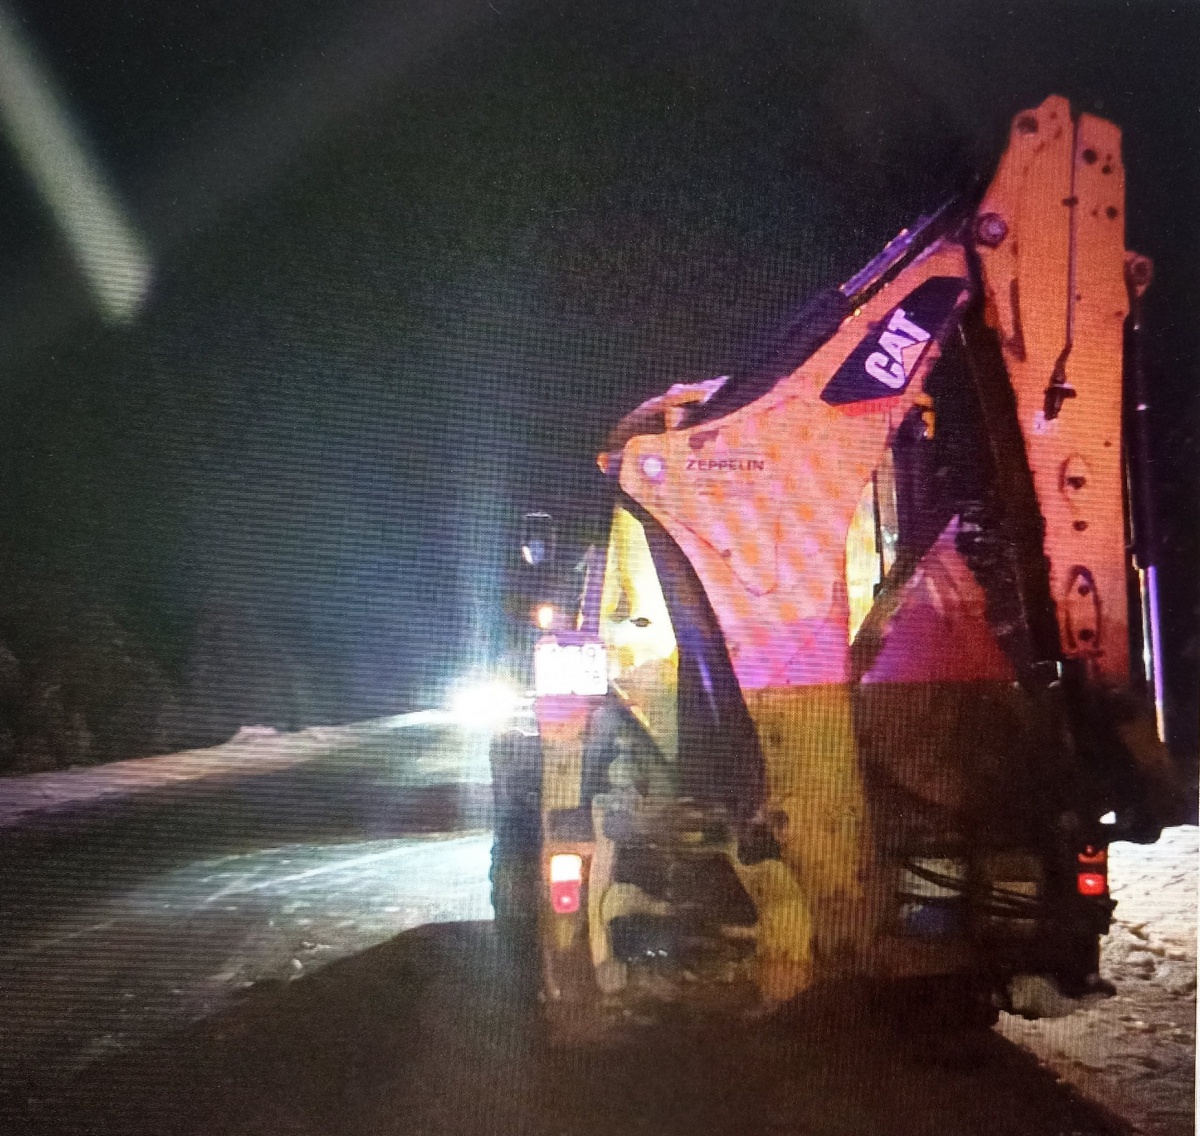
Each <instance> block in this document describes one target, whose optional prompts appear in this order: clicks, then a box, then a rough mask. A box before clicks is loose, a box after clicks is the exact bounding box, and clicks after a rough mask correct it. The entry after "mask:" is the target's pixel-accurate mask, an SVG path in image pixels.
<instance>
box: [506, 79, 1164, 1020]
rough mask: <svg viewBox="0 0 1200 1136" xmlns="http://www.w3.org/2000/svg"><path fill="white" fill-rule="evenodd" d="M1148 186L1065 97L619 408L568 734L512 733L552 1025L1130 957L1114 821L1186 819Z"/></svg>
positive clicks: (958, 996)
mask: <svg viewBox="0 0 1200 1136" xmlns="http://www.w3.org/2000/svg"><path fill="white" fill-rule="evenodd" d="M1124 208H1125V202H1124V175H1123V171H1122V166H1121V154H1120V135H1119V131H1118V130H1117V128H1116V127H1114V126H1113V125H1112V124H1111V123H1108V122H1105V121H1103V120H1101V119H1098V118H1095V117H1093V116H1090V115H1081V116H1079V117H1078V118H1073V117H1072V115H1071V111H1070V107H1069V105H1068V104H1067V102H1066V101H1065V100H1064V99H1061V98H1057V97H1051V98H1049V99H1047V100H1046V101H1045V102H1044V103H1043V104H1042V105H1041V106H1040V107H1037V108H1035V109H1033V110H1030V111H1026V112H1024V113H1022V114H1020V115H1018V116H1017V117H1016V119H1015V120H1014V122H1013V125H1012V130H1011V134H1010V138H1009V144H1008V148H1007V150H1006V152H1005V153H1004V155H1003V157H1002V159H1001V161H1000V164H999V168H998V170H997V172H996V174H995V176H994V178H993V180H992V182H991V184H990V185H989V186H988V188H987V190H986V191H985V192H984V193H983V194H982V196H981V197H980V198H979V199H978V200H975V201H969V202H963V201H956V202H952V203H950V204H949V205H948V206H946V207H945V208H943V209H942V210H940V211H939V212H937V213H936V214H934V215H932V216H930V217H926V218H922V219H921V220H920V221H918V222H917V223H916V224H915V225H914V226H913V227H912V228H911V229H910V230H905V231H904V232H902V233H901V234H900V235H899V236H898V237H897V238H896V239H895V240H893V241H892V242H891V243H890V244H889V245H888V246H887V247H886V248H885V249H884V250H883V251H882V252H881V253H880V254H879V255H878V256H877V257H875V258H874V259H873V260H872V261H871V262H870V263H869V264H868V265H866V266H865V267H864V268H863V269H862V270H861V271H860V272H858V273H856V274H855V275H854V276H853V277H852V278H851V279H850V280H848V281H847V282H846V283H844V284H843V285H842V286H841V287H840V288H837V289H831V290H829V291H827V292H823V293H821V294H819V295H818V296H816V297H815V298H814V299H813V300H812V301H810V302H809V304H808V305H807V306H806V307H805V308H804V310H803V311H802V312H801V313H800V314H799V315H798V316H797V318H796V319H795V320H794V321H793V322H792V323H791V324H790V325H789V327H788V328H787V329H786V330H785V332H784V334H783V335H782V337H781V339H780V341H779V342H778V344H777V345H776V347H775V350H774V352H773V353H772V354H771V355H770V356H769V357H768V358H767V359H766V361H765V362H763V363H761V364H759V365H756V366H754V367H752V368H747V369H746V370H745V371H744V372H743V373H739V374H734V375H731V376H722V377H719V378H716V379H712V380H709V381H706V382H701V383H694V384H680V385H676V386H673V387H671V388H670V389H669V390H668V391H666V392H665V393H664V394H662V395H659V396H657V397H655V398H652V399H649V400H648V401H647V402H645V403H643V404H642V405H641V406H640V407H638V408H637V409H636V410H634V411H633V412H632V413H630V414H628V415H627V416H626V417H625V418H624V419H622V420H621V421H620V422H619V423H618V424H617V425H616V427H615V428H614V429H613V431H612V432H611V434H610V435H609V437H608V439H607V441H606V443H605V445H604V449H603V452H602V454H601V455H600V458H599V465H600V468H601V470H602V471H603V473H604V474H605V476H606V479H607V482H608V484H609V485H610V487H611V491H612V495H613V500H614V504H613V510H612V519H611V525H610V528H609V532H608V539H607V545H606V547H603V548H600V547H598V548H595V549H593V550H592V551H591V552H589V554H588V555H587V557H585V559H584V562H583V565H582V567H583V571H582V573H581V579H580V580H579V586H578V592H577V595H578V602H577V605H576V607H575V608H574V610H573V612H572V618H571V619H570V620H564V621H562V622H560V623H558V624H556V625H555V626H554V627H553V628H549V629H545V630H544V631H542V633H540V634H539V635H538V636H537V640H536V643H535V644H534V648H533V656H534V661H533V666H534V678H535V693H536V703H535V706H536V713H537V721H538V736H537V737H536V738H526V739H518V738H515V737H514V736H512V735H509V736H504V737H501V738H498V739H497V741H496V743H495V745H494V750H493V761H494V769H495V772H496V786H497V788H496V795H497V843H496V856H495V863H494V872H493V882H494V897H495V909H496V917H497V920H498V923H499V925H500V928H501V930H502V932H503V933H504V934H506V935H510V936H515V939H514V941H517V942H520V943H522V944H524V947H523V949H526V950H528V952H529V954H530V957H536V958H537V960H538V965H539V968H540V984H541V994H542V999H543V1005H544V1008H545V1012H546V1014H547V1016H548V1018H549V1020H550V1023H551V1025H552V1027H553V1029H554V1031H555V1033H556V1035H557V1036H559V1037H560V1038H562V1039H574V1040H583V1041H596V1040H600V1039H603V1038H605V1037H611V1036H616V1035H619V1034H620V1033H621V1032H622V1031H624V1030H627V1029H629V1028H630V1027H631V1026H633V1025H636V1024H638V1023H641V1022H644V1021H648V1020H654V1019H656V1018H657V1017H659V1016H661V1015H662V1014H663V1013H665V1012H670V1013H672V1014H675V1015H679V1014H681V1013H682V1014H683V1015H685V1016H687V1017H696V1018H705V1017H708V1016H710V1015H713V1014H719V1015H725V1014H731V1015H735V1016H747V1015H748V1016H752V1017H753V1016H757V1015H760V1014H762V1013H763V1012H764V1011H768V1010H770V1009H771V1008H773V1007H775V1006H778V1005H781V1004H782V1003H784V1002H786V1001H788V1000H789V999H792V998H794V997H795V996H796V995H799V994H801V993H803V992H805V991H807V990H810V989H813V988H816V987H819V986H821V985H827V986H833V985H834V984H837V983H839V982H841V983H845V982H850V983H851V984H853V985H858V986H860V987H861V986H864V985H872V986H874V985H876V984H881V985H883V986H886V987H888V988H889V989H900V988H909V989H912V990H919V991H922V992H925V994H926V995H928V993H929V992H930V991H939V992H943V993H946V992H948V993H949V997H948V998H947V999H946V1000H945V1004H946V1005H948V1006H950V1007H951V1008H953V1009H954V1010H955V1012H956V1013H957V1014H958V1016H959V1018H960V1020H963V1021H975V1022H985V1021H987V1020H990V1017H991V1016H992V1015H994V1014H995V1013H996V1012H997V1011H998V1009H999V1008H1001V1007H1005V1006H1007V1007H1009V1008H1015V1009H1026V1010H1028V1009H1030V1007H1029V1006H1026V1005H1022V1004H1020V999H1019V998H1018V1001H1017V1003H1016V1004H1015V1005H1014V1003H1013V1001H1012V997H1013V994H1012V992H1013V991H1014V990H1017V991H1020V990H1025V989H1028V988H1029V982H1028V979H1027V978H1022V976H1034V977H1036V978H1037V979H1038V980H1039V981H1041V982H1042V983H1043V985H1046V986H1048V987H1049V988H1051V989H1054V988H1057V991H1058V992H1061V994H1064V995H1067V996H1069V997H1078V996H1080V995H1083V994H1085V993H1088V992H1091V991H1101V990H1103V988H1104V985H1105V984H1104V982H1103V979H1102V977H1101V976H1100V975H1099V974H1098V944H1099V938H1100V936H1101V935H1103V934H1104V933H1105V931H1106V930H1107V928H1108V925H1109V917H1110V914H1111V911H1112V908H1113V903H1112V900H1111V899H1110V898H1109V895H1108V887H1107V876H1106V861H1107V847H1108V844H1109V842H1110V840H1112V839H1115V838H1117V837H1118V836H1119V837H1121V838H1125V839H1130V838H1134V839H1143V840H1145V839H1154V838H1156V835H1157V832H1158V829H1159V827H1160V826H1161V825H1162V824H1163V823H1172V822H1178V820H1180V819H1182V817H1181V816H1180V815H1178V813H1177V811H1176V810H1177V809H1178V802H1179V800H1180V798H1179V796H1178V795H1175V796H1173V795H1172V793H1173V791H1175V790H1177V789H1178V785H1177V784H1175V783H1174V782H1173V781H1172V777H1173V770H1172V767H1171V764H1170V760H1169V757H1168V756H1167V754H1166V750H1165V747H1163V746H1162V745H1161V743H1160V741H1159V740H1158V737H1157V735H1156V732H1155V709H1156V708H1155V691H1156V690H1157V689H1159V687H1158V686H1157V683H1156V678H1157V673H1158V672H1157V631H1156V628H1154V627H1153V621H1152V620H1151V619H1150V614H1149V613H1152V612H1153V611H1154V610H1155V609H1154V605H1153V596H1152V594H1150V593H1149V584H1150V582H1151V577H1152V571H1151V569H1152V567H1153V562H1152V551H1151V549H1152V545H1151V543H1150V542H1148V541H1147V540H1145V539H1144V537H1142V538H1141V542H1140V543H1138V536H1137V534H1136V532H1135V529H1134V526H1136V525H1138V524H1139V523H1140V519H1139V518H1138V517H1137V516H1135V515H1132V513H1133V512H1135V510H1131V509H1129V508H1127V507H1126V501H1127V500H1128V501H1132V502H1133V503H1134V504H1135V505H1136V503H1137V501H1138V500H1140V499H1141V497H1140V496H1139V491H1138V490H1137V487H1138V486H1140V485H1141V484H1142V483H1141V480H1140V479H1142V478H1143V477H1144V475H1145V471H1144V464H1145V458H1146V454H1145V453H1144V452H1141V450H1140V449H1139V443H1138V438H1144V435H1137V436H1136V437H1135V435H1134V433H1132V432H1131V430H1130V423H1129V422H1128V421H1123V391H1124V390H1125V388H1126V386H1127V385H1128V384H1127V381H1126V368H1125V366H1124V364H1123V349H1124V337H1125V335H1126V333H1127V322H1131V321H1129V316H1130V312H1131V309H1132V310H1133V311H1135V312H1136V305H1137V301H1138V298H1139V297H1140V295H1141V292H1142V291H1143V290H1144V287H1145V284H1146V283H1148V270H1147V264H1148V262H1146V261H1145V260H1144V258H1140V257H1137V256H1136V255H1135V254H1132V253H1129V252H1128V251H1127V250H1126V249H1125V244H1124ZM1132 322H1136V321H1132ZM1137 381H1138V382H1140V381H1141V380H1140V378H1139V379H1138V380H1137ZM1140 401H1141V402H1143V403H1144V397H1143V398H1142V399H1140ZM1126 483H1128V485H1130V486H1132V487H1134V488H1135V491H1134V492H1131V493H1129V494H1128V495H1126V493H1125V489H1124V486H1125V485H1126ZM1131 539H1133V541H1134V543H1135V544H1137V547H1139V549H1141V550H1142V551H1141V553H1140V555H1141V560H1140V561H1138V562H1133V561H1131V560H1130V558H1129V556H1128V554H1127V542H1129V541H1130V540H1131ZM1131 643H1132V645H1133V648H1134V649H1133V650H1132V651H1131V649H1130V647H1131ZM1018 978H1022V981H1020V982H1018V981H1016V980H1017V979H1018Z"/></svg>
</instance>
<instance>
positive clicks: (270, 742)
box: [0, 711, 434, 828]
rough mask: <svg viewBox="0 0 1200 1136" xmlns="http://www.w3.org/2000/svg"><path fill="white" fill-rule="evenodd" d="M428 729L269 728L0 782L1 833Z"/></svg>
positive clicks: (412, 717) (425, 715)
mask: <svg viewBox="0 0 1200 1136" xmlns="http://www.w3.org/2000/svg"><path fill="white" fill-rule="evenodd" d="M433 721H434V719H433V718H431V717H430V712H426V711H422V712H418V713H415V714H401V715H398V716H397V717H394V718H385V719H382V720H380V721H378V722H362V723H356V724H354V725H349V726H313V727H310V728H309V729H307V730H300V731H298V732H297V733H292V734H281V733H279V732H277V731H276V730H273V729H271V728H270V727H266V726H248V727H243V728H242V729H241V730H239V731H238V733H237V735H236V736H235V737H234V738H232V739H231V740H230V741H227V742H225V743H224V744H223V745H219V746H214V747H212V748H211V749H199V750H186V751H184V752H182V753H170V754H164V755H162V756H160V757H139V758H133V759H130V760H128V761H113V762H110V763H108V764H107V765H96V766H89V767H87V768H83V769H64V770H55V771H54V772H51V773H29V774H25V775H23V776H16V777H0V828H7V827H9V826H11V825H13V824H16V823H17V822H19V821H20V820H21V819H22V818H23V817H26V816H28V815H30V814H32V813H41V812H54V811H57V810H60V809H68V808H72V807H75V806H78V805H82V804H89V803H93V802H96V801H100V800H104V799H109V800H111V799H114V798H120V797H127V796H130V795H132V794H134V793H145V792H148V791H152V790H155V789H162V788H166V787H168V786H171V785H178V784H180V783H183V782H189V781H198V780H201V779H203V778H207V777H219V776H227V775H230V774H237V775H242V774H247V773H269V772H272V771H274V770H278V769H287V768H289V767H291V766H294V765H300V764H302V763H303V762H306V761H311V760H313V759H314V758H317V757H321V756H323V755H327V754H329V753H330V752H331V751H333V750H338V749H345V748H351V747H354V746H357V745H359V744H361V742H362V740H363V736H364V731H366V732H371V731H380V730H385V731H386V730H392V729H400V728H404V727H406V726H416V725H427V724H431V723H432V722H433Z"/></svg>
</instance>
